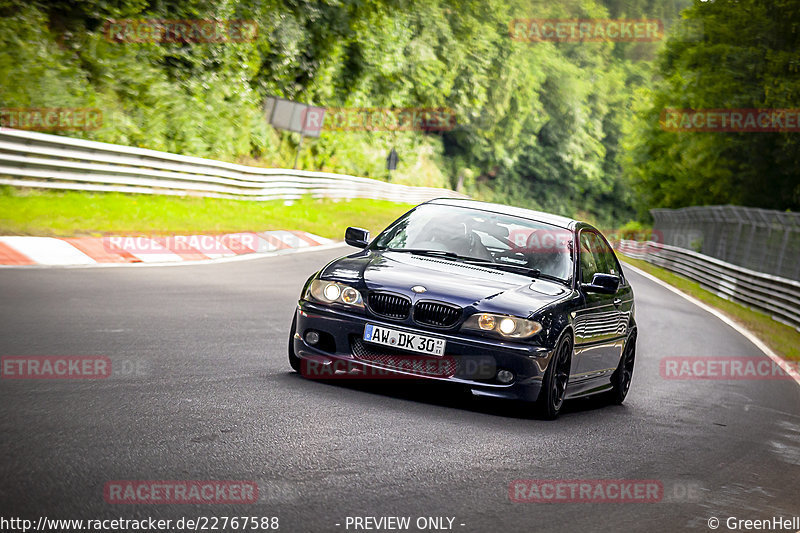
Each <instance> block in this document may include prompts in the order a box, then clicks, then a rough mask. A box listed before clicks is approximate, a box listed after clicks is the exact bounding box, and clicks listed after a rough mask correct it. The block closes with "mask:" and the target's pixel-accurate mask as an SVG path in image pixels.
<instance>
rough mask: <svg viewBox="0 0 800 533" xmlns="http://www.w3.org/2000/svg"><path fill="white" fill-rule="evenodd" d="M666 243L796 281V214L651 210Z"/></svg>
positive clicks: (799, 275)
mask: <svg viewBox="0 0 800 533" xmlns="http://www.w3.org/2000/svg"><path fill="white" fill-rule="evenodd" d="M650 212H651V213H652V214H653V218H654V219H655V223H654V225H653V229H654V233H655V234H656V235H659V237H661V239H663V243H664V244H669V245H672V246H678V247H680V248H686V249H689V250H694V251H696V252H700V253H702V254H704V255H709V256H711V257H716V258H717V259H720V260H722V261H727V262H728V263H733V264H734V265H739V266H741V267H744V268H749V269H751V270H755V271H757V272H764V273H766V274H773V275H775V276H781V277H785V278H789V279H794V280H800V213H785V212H781V211H771V210H768V209H756V208H752V207H739V206H733V205H714V206H697V207H686V208H683V209H653V210H651V211H650Z"/></svg>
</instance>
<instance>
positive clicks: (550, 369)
mask: <svg viewBox="0 0 800 533" xmlns="http://www.w3.org/2000/svg"><path fill="white" fill-rule="evenodd" d="M571 365H572V339H571V338H570V336H569V335H564V337H563V338H562V339H561V342H559V343H558V348H556V352H555V354H554V355H553V359H552V360H551V361H550V364H549V365H548V366H547V371H546V372H545V373H544V379H542V392H541V393H539V411H540V413H541V414H542V416H544V417H545V418H547V419H548V420H553V419H555V418H557V417H558V414H559V413H560V412H561V407H562V406H563V405H564V397H565V396H566V393H567V383H569V371H570V366H571Z"/></svg>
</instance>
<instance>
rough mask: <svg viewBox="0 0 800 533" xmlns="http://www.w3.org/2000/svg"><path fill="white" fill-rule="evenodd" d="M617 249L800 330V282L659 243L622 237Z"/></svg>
mask: <svg viewBox="0 0 800 533" xmlns="http://www.w3.org/2000/svg"><path fill="white" fill-rule="evenodd" d="M617 250H618V251H619V252H621V253H623V254H625V255H628V256H630V257H633V258H635V259H643V260H645V261H647V262H648V263H652V264H654V265H657V266H660V267H662V268H665V269H667V270H670V271H672V272H675V273H677V274H680V275H682V276H685V277H687V278H689V279H691V280H694V281H696V282H697V283H699V284H700V285H701V286H703V287H704V288H706V289H708V290H710V291H711V292H713V293H714V294H717V295H718V296H720V297H722V298H725V299H728V300H733V301H736V302H739V303H741V304H743V305H746V306H748V307H752V308H753V309H756V310H759V311H762V312H764V313H767V314H768V315H770V316H772V318H774V319H775V320H778V321H780V322H783V323H785V324H789V325H791V326H793V327H795V328H797V329H800V282H797V281H794V280H790V279H786V278H780V277H778V276H773V275H770V274H764V273H762V272H756V271H754V270H749V269H747V268H743V267H740V266H736V265H733V264H731V263H726V262H725V261H720V260H719V259H715V258H713V257H709V256H707V255H703V254H700V253H697V252H694V251H691V250H685V249H683V248H678V247H676V246H669V245H666V244H659V243H655V242H649V241H648V242H636V241H628V240H622V241H619V243H618V244H617Z"/></svg>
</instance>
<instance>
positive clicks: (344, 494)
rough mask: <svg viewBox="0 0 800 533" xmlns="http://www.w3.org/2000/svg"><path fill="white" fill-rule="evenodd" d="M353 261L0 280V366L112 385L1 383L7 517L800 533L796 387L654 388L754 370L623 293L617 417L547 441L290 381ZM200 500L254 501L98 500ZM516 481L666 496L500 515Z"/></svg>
mask: <svg viewBox="0 0 800 533" xmlns="http://www.w3.org/2000/svg"><path fill="white" fill-rule="evenodd" d="M346 252H347V249H346V248H339V249H335V250H327V251H316V252H310V253H298V254H290V255H284V256H278V257H270V258H265V259H258V260H250V261H241V262H231V263H222V264H210V265H195V266H180V267H153V268H92V269H4V270H0V295H2V297H1V298H0V355H3V356H26V355H36V356H42V355H92V356H96V355H105V356H108V357H109V358H110V359H111V361H112V364H113V368H114V372H113V374H112V376H111V377H109V378H107V379H99V380H41V379H40V380H30V379H27V380H11V379H3V380H0V415H1V416H0V435H2V445H1V448H0V449H1V450H2V462H0V480H1V481H0V507H2V509H3V515H4V516H17V517H25V518H31V519H34V520H35V519H37V518H38V517H39V516H42V515H44V516H47V517H48V518H64V519H67V518H85V519H89V518H92V519H95V518H117V517H122V518H143V517H156V518H173V519H174V518H180V517H182V516H183V517H192V516H194V517H197V516H224V515H228V516H232V515H234V514H235V515H240V516H277V517H278V518H279V520H280V531H289V532H294V531H297V532H308V531H347V530H348V529H346V527H345V520H346V517H347V516H351V517H352V516H362V517H363V516H375V517H379V516H410V517H412V525H413V524H414V520H416V518H417V517H421V516H426V517H427V516H432V517H451V518H453V517H454V518H455V520H454V522H453V529H454V530H455V531H464V532H473V531H476V532H484V531H485V532H491V531H502V532H511V531H525V532H537V531H574V532H579V531H615V532H616V531H648V532H656V531H685V530H691V529H696V530H698V531H709V529H708V526H707V521H708V519H709V518H710V517H718V518H719V519H720V520H722V521H723V526H722V527H720V528H719V530H718V531H728V529H727V528H726V527H725V526H724V520H725V519H727V518H728V517H731V516H733V517H737V518H741V519H761V518H772V517H774V516H784V517H790V516H796V515H800V501H798V494H800V387H798V385H797V384H796V383H794V382H793V381H791V380H786V381H776V380H735V381H734V380H728V381H725V380H723V381H720V380H713V381H709V380H703V381H697V380H670V379H664V378H662V377H661V376H660V374H659V361H660V360H661V359H662V358H663V357H667V356H691V357H698V356H725V357H727V356H762V357H765V356H763V355H762V354H761V352H759V351H758V350H757V349H756V348H755V347H754V346H753V345H752V344H750V342H748V341H747V340H746V339H745V338H744V337H742V336H741V335H739V334H738V333H736V332H735V331H734V330H733V329H731V328H730V327H729V326H727V325H725V324H724V323H722V322H720V321H719V320H718V319H717V318H715V317H714V316H712V315H711V314H709V313H707V312H705V311H703V310H701V309H699V308H697V307H695V306H693V305H692V304H691V303H689V302H687V301H685V300H684V299H682V298H680V297H679V296H677V295H675V294H673V293H671V292H669V291H668V290H666V289H664V288H662V287H660V286H659V285H657V284H655V283H653V282H652V281H649V280H647V279H644V278H642V277H640V276H638V275H636V274H633V273H629V277H630V279H631V280H632V283H633V285H634V289H635V292H636V305H637V319H638V324H639V330H640V335H639V344H638V355H637V364H636V370H635V372H634V380H633V386H632V389H631V392H630V394H629V396H628V399H627V401H626V403H625V405H624V406H621V407H616V406H604V405H603V404H602V402H598V401H596V400H591V401H590V400H578V401H573V402H571V403H568V405H567V407H566V412H565V413H563V414H562V416H561V417H560V418H559V419H558V420H557V421H554V422H548V421H544V420H541V419H538V418H536V417H531V416H528V413H527V412H526V411H525V409H524V407H523V406H519V405H516V404H508V403H503V402H497V401H488V400H477V399H473V398H470V397H468V396H467V395H465V394H463V393H462V392H461V391H460V390H457V389H450V388H446V389H442V388H431V387H421V386H417V385H412V384H410V383H408V382H403V381H396V382H387V381H382V382H380V383H378V384H356V385H352V384H351V385H346V384H342V383H330V382H318V381H311V380H306V379H303V378H302V377H300V376H298V375H296V374H294V373H292V372H291V370H290V368H289V365H288V363H287V360H286V343H287V336H288V330H289V325H290V319H291V314H292V311H293V308H294V305H295V303H296V300H297V297H298V295H299V292H300V288H301V285H302V282H303V281H304V280H305V279H306V277H307V276H308V275H310V274H311V273H312V272H314V271H315V270H317V269H318V268H320V267H321V266H322V265H323V264H324V263H325V262H326V261H328V260H329V259H332V258H334V257H336V256H338V255H342V254H343V253H346ZM208 479H212V480H251V481H255V482H257V483H258V488H259V489H258V490H259V499H258V501H257V502H256V503H254V504H249V505H238V506H235V505H202V506H201V505H190V504H182V505H175V504H162V505H125V504H109V503H106V501H105V500H104V495H103V490H104V486H105V484H106V483H107V482H108V481H110V480H208ZM517 479H540V480H541V479H559V480H561V479H563V480H575V479H633V480H637V479H638V480H659V481H660V482H661V483H662V484H663V487H664V496H663V499H662V501H661V502H658V503H513V502H511V501H510V499H509V484H510V483H511V482H512V481H514V480H517ZM446 523H447V521H445V524H446ZM336 524H340V525H338V526H337V525H336ZM461 524H463V525H461ZM411 530H412V531H415V530H416V529H415V528H412V529H411ZM349 531H353V529H352V527H351V528H350V529H349Z"/></svg>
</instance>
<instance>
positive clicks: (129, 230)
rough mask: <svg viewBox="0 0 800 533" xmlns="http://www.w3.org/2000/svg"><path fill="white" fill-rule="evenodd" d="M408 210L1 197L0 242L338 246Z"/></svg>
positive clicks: (3, 192) (109, 196) (6, 192)
mask: <svg viewBox="0 0 800 533" xmlns="http://www.w3.org/2000/svg"><path fill="white" fill-rule="evenodd" d="M411 207H412V206H411V205H408V204H397V203H393V202H387V201H382V200H361V199H356V200H351V201H344V200H343V201H339V202H334V201H332V200H313V199H310V198H303V199H302V200H297V201H295V202H294V203H293V204H292V205H284V202H283V201H270V202H253V201H241V200H223V199H217V198H185V197H170V196H150V195H144V194H135V195H134V194H118V193H97V194H91V193H84V192H72V191H68V192H59V191H39V190H25V189H14V188H10V187H4V188H2V189H0V235H40V236H50V237H74V236H99V235H102V234H106V233H115V234H141V233H151V234H153V233H155V234H188V233H221V232H237V231H265V230H276V229H287V230H304V231H308V232H310V233H314V234H316V235H320V236H322V237H328V238H331V239H338V240H342V239H343V238H344V230H345V228H346V227H347V226H359V227H363V228H366V229H368V230H370V231H372V232H376V231H379V230H382V229H383V228H385V227H386V226H387V225H388V224H389V223H390V222H392V221H393V220H395V219H396V218H397V217H399V216H400V215H401V214H403V213H404V212H405V211H407V210H408V209H410V208H411Z"/></svg>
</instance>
